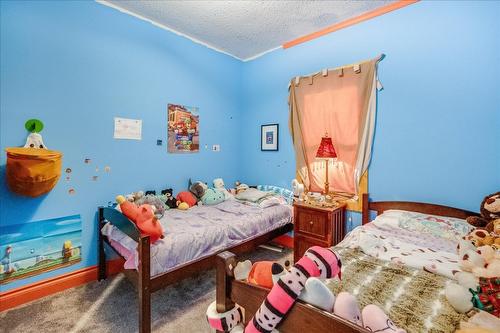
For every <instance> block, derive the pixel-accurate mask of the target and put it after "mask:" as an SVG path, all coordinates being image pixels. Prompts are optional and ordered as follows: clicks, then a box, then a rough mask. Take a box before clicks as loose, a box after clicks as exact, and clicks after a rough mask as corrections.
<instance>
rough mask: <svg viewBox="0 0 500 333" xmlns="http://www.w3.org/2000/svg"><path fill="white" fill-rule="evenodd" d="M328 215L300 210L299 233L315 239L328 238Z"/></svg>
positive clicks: (310, 210)
mask: <svg viewBox="0 0 500 333" xmlns="http://www.w3.org/2000/svg"><path fill="white" fill-rule="evenodd" d="M327 219H328V214H324V213H321V212H318V211H315V210H312V209H300V210H299V211H298V212H297V220H296V221H295V223H296V228H297V232H299V233H303V234H305V235H310V236H313V237H318V238H323V239H325V240H326V237H327V236H328V227H329V223H328V221H327Z"/></svg>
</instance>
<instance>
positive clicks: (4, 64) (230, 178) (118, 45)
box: [0, 1, 242, 291]
mask: <svg viewBox="0 0 500 333" xmlns="http://www.w3.org/2000/svg"><path fill="white" fill-rule="evenodd" d="M0 21H1V27H0V28H1V29H0V30H1V36H0V38H1V44H0V49H1V54H0V58H1V63H0V64H1V90H0V94H1V95H0V96H1V104H0V110H1V113H0V123H1V127H0V133H1V134H0V141H1V150H2V154H0V155H1V156H2V157H1V160H0V162H1V163H0V164H1V165H2V174H1V182H2V185H1V187H0V196H1V200H0V205H1V206H0V228H1V227H2V226H5V225H10V224H16V223H22V222H27V221H32V220H40V219H46V218H54V217H60V216H66V215H72V214H81V216H82V224H83V235H82V238H83V239H82V249H83V261H82V263H81V264H79V265H75V266H71V267H68V268H65V269H60V270H57V271H53V272H50V273H46V274H43V275H40V276H37V277H34V278H29V279H24V280H20V281H18V282H15V283H10V284H7V285H3V286H0V289H1V290H2V291H4V290H7V289H10V288H13V287H18V286H20V285H22V284H26V283H30V282H33V281H35V280H39V279H44V278H47V277H50V276H54V275H58V274H61V273H64V272H67V271H71V270H75V269H78V268H82V267H85V266H90V265H94V264H96V242H95V240H96V238H97V228H96V224H95V212H96V208H97V206H98V205H102V204H107V202H108V201H109V200H113V198H114V197H115V195H117V194H119V193H129V192H131V191H134V190H137V189H140V188H146V189H149V188H152V189H156V190H159V189H162V188H165V187H173V188H174V189H175V190H176V191H179V190H182V189H184V188H186V186H187V179H188V178H189V177H193V178H195V179H203V180H206V181H211V180H212V179H213V178H216V177H223V178H224V179H225V180H226V183H228V184H229V183H233V182H234V181H235V180H236V179H237V177H239V176H240V174H239V172H238V170H239V166H238V161H239V160H238V158H237V157H236V156H238V155H237V154H238V151H239V150H238V145H239V142H240V141H239V140H240V136H239V133H238V126H239V125H240V119H239V114H240V103H241V84H240V82H241V80H240V75H241V67H242V63H241V62H240V61H237V60H235V59H233V58H231V57H228V56H226V55H223V54H220V53H218V52H215V51H212V50H210V49H208V48H206V47H204V46H200V45H197V44H194V43H193V42H191V41H190V40H188V39H185V38H182V37H179V36H177V35H175V34H172V33H168V32H166V31H164V30H161V29H159V28H157V27H154V26H153V25H151V24H149V23H146V22H144V21H141V20H138V19H136V18H133V17H131V16H129V15H126V14H123V13H120V12H118V11H116V10H114V9H111V8H108V7H105V6H102V5H100V4H97V3H95V2H93V1H92V2H75V1H70V2H40V1H35V2H24V1H23V2H4V1H2V2H1V17H0ZM167 103H178V104H185V105H190V106H198V107H199V108H200V120H201V124H200V141H201V146H202V148H201V151H200V152H199V153H197V154H189V155H172V154H168V153H167V152H166V146H165V141H166V117H167V115H166V112H167V111H166V107H167ZM115 116H121V117H126V118H135V119H143V139H142V141H129V140H114V139H113V117H115ZM30 118H39V119H41V120H43V121H44V123H45V129H44V130H43V132H42V135H43V137H44V141H45V144H46V145H47V146H48V147H49V148H51V149H55V150H60V151H62V152H63V153H64V159H63V168H66V167H70V168H71V169H72V170H73V172H72V174H71V178H72V179H71V181H70V182H69V183H68V182H66V181H65V180H64V176H65V175H64V174H63V177H62V178H61V180H60V181H59V183H58V185H57V186H56V188H55V189H54V190H53V191H52V192H50V193H49V194H48V195H46V196H43V197H39V198H36V199H27V198H24V197H19V196H16V195H13V194H11V193H10V192H9V191H8V190H7V189H6V187H5V184H4V176H3V172H4V167H5V153H3V150H4V148H5V147H11V146H21V145H24V142H25V140H26V134H27V133H26V130H25V129H24V122H25V121H26V120H27V119H30ZM156 139H163V142H164V145H163V146H156ZM217 143H218V144H220V145H221V152H219V153H214V152H211V151H210V149H209V150H205V148H204V146H205V144H208V145H209V147H211V145H212V144H217ZM85 158H91V159H92V163H91V164H90V165H87V164H85V163H84V159H85ZM96 166H97V167H99V169H100V170H99V171H98V172H97V173H96V172H95V167H96ZM105 166H110V167H111V172H110V173H109V174H107V173H104V172H103V168H104V167H105ZM93 175H98V176H99V180H98V181H92V180H91V177H92V176H93ZM71 187H73V188H75V190H76V194H75V195H71V196H70V195H69V194H68V189H69V188H71ZM2 255H3V253H2Z"/></svg>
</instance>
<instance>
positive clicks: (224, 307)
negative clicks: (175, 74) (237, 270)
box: [215, 251, 237, 313]
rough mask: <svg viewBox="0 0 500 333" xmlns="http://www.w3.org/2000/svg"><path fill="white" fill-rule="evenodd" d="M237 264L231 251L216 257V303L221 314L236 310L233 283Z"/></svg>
mask: <svg viewBox="0 0 500 333" xmlns="http://www.w3.org/2000/svg"><path fill="white" fill-rule="evenodd" d="M236 263H237V261H236V256H235V255H234V254H233V253H231V252H229V251H224V252H222V253H219V254H218V255H217V257H215V269H216V277H215V282H216V287H217V288H216V294H215V301H216V304H217V312H219V313H220V312H226V311H228V310H230V309H232V308H234V302H233V301H232V300H231V282H232V281H233V280H234V275H233V269H234V267H235V266H236Z"/></svg>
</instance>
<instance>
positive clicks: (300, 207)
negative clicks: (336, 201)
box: [293, 202, 346, 262]
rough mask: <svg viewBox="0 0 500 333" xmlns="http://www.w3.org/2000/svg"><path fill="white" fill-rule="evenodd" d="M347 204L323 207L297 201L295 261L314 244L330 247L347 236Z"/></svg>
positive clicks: (294, 208) (295, 207)
mask: <svg viewBox="0 0 500 333" xmlns="http://www.w3.org/2000/svg"><path fill="white" fill-rule="evenodd" d="M345 207H346V206H345V204H340V205H339V206H337V207H335V208H322V207H316V206H312V205H308V204H305V203H299V202H296V203H295V204H294V205H293V211H294V228H293V234H294V235H293V237H294V241H293V243H294V253H293V257H294V261H295V262H297V261H298V260H299V259H300V258H302V256H303V255H304V253H305V252H306V250H307V249H308V248H310V247H311V246H314V245H318V246H322V247H330V246H333V245H336V244H338V243H339V242H340V241H341V240H342V239H343V238H344V236H345V218H344V217H345Z"/></svg>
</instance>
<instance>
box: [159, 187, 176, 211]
mask: <svg viewBox="0 0 500 333" xmlns="http://www.w3.org/2000/svg"><path fill="white" fill-rule="evenodd" d="M161 194H162V195H163V199H164V202H165V205H167V207H169V208H177V199H176V198H175V197H174V190H172V189H171V188H167V189H164V190H162V191H161Z"/></svg>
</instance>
